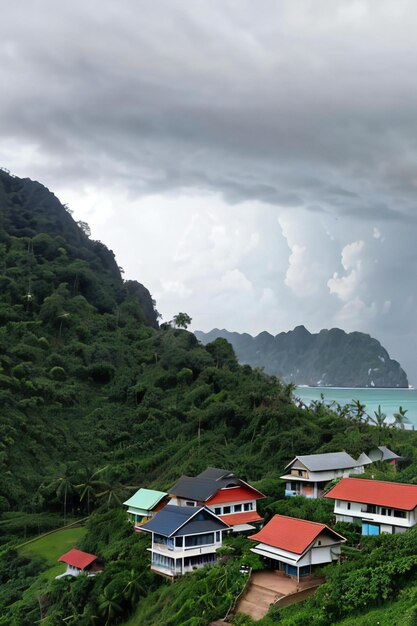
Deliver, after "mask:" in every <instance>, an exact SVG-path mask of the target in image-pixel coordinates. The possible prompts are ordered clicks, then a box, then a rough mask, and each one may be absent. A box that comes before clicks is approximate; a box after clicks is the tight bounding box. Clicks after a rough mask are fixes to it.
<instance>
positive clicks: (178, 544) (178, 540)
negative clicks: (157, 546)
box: [175, 537, 182, 548]
mask: <svg viewBox="0 0 417 626" xmlns="http://www.w3.org/2000/svg"><path fill="white" fill-rule="evenodd" d="M175 547H176V548H182V537H175Z"/></svg>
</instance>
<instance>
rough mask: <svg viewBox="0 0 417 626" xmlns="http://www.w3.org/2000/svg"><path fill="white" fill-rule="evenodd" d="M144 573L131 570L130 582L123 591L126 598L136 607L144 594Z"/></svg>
mask: <svg viewBox="0 0 417 626" xmlns="http://www.w3.org/2000/svg"><path fill="white" fill-rule="evenodd" d="M142 578H143V572H140V573H138V572H137V571H136V570H134V569H131V570H130V576H129V582H128V583H127V585H126V587H125V588H124V590H123V593H124V595H125V598H126V599H127V600H129V602H130V604H131V605H132V606H134V605H135V604H136V603H137V602H138V601H139V598H140V597H141V596H142V594H143V593H144V589H145V587H144V585H143V581H142Z"/></svg>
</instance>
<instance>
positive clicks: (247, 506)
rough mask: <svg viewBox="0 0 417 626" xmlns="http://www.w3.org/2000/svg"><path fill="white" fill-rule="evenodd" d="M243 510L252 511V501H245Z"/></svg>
mask: <svg viewBox="0 0 417 626" xmlns="http://www.w3.org/2000/svg"><path fill="white" fill-rule="evenodd" d="M243 510H244V511H253V502H245V504H244V505H243Z"/></svg>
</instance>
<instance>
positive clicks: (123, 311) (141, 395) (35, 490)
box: [0, 172, 416, 626]
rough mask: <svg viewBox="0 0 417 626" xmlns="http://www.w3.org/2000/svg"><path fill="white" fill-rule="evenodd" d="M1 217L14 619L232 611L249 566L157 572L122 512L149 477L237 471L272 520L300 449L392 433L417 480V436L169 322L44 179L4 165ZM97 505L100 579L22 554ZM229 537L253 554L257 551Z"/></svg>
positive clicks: (7, 554) (5, 466)
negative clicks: (53, 574) (298, 402)
mask: <svg viewBox="0 0 417 626" xmlns="http://www.w3.org/2000/svg"><path fill="white" fill-rule="evenodd" d="M0 219H1V230H0V272H1V273H0V286H1V307H0V381H1V387H0V397H1V425H0V435H1V442H0V463H1V466H0V470H1V474H2V480H1V481H0V512H1V519H0V538H1V541H2V544H3V552H2V556H3V558H2V565H1V566H0V584H1V591H0V605H1V607H2V610H1V611H0V613H1V615H2V617H0V624H1V626H3V625H4V626H6V624H7V626H29V625H32V624H34V623H36V622H38V621H39V620H40V619H43V621H42V623H43V624H45V625H49V626H59V625H64V624H77V625H80V626H87V624H91V623H95V624H98V625H104V624H113V623H121V622H123V621H124V620H126V619H127V618H128V617H129V615H130V614H131V613H132V612H134V611H135V610H136V609H137V610H138V611H139V612H140V611H143V613H139V617H138V618H137V621H135V622H134V623H136V624H138V626H139V625H140V624H143V623H144V622H141V619H142V618H141V615H151V614H152V611H153V608H152V607H157V606H158V602H161V603H162V604H163V606H164V612H163V617H162V612H161V611H159V613H158V615H159V616H161V617H160V620H161V621H154V622H152V623H154V624H161V625H162V624H166V625H168V624H170V625H172V626H174V625H177V626H181V625H182V624H184V625H185V624H189V625H190V626H191V624H192V625H194V626H196V625H198V626H200V625H201V626H204V625H205V624H208V623H209V621H210V620H211V619H214V618H217V617H221V616H222V615H223V613H224V612H225V609H226V608H227V607H228V606H229V605H230V602H231V600H233V597H234V595H236V593H238V591H239V589H240V586H241V583H240V582H239V581H240V580H241V579H240V578H239V576H238V575H237V574H236V571H237V569H238V564H239V563H235V562H230V563H229V564H228V565H227V567H226V570H222V569H221V566H215V567H213V568H207V572H206V573H205V572H198V573H196V574H195V575H194V574H191V575H190V576H188V577H186V578H185V579H184V581H182V582H181V585H179V586H178V587H177V586H176V585H173V586H172V589H171V591H170V590H169V589H168V588H167V585H166V584H165V583H163V582H162V581H161V580H160V579H158V578H157V577H155V576H153V575H151V574H150V573H149V571H148V567H147V566H148V553H147V551H146V548H147V539H146V537H138V535H135V534H134V533H133V532H132V531H131V528H130V526H129V525H128V523H127V522H126V519H125V513H124V511H123V510H122V508H121V507H120V503H121V502H122V501H123V499H124V497H125V496H128V495H129V494H131V493H132V491H133V490H135V488H137V487H138V486H153V487H158V488H162V489H166V488H168V487H169V486H170V485H171V484H173V483H174V482H175V481H176V480H177V479H178V478H179V476H181V474H188V475H194V474H196V473H197V472H200V471H202V470H203V469H205V468H206V466H208V465H212V466H217V467H226V468H229V469H230V470H233V471H234V472H236V473H237V474H239V475H240V476H241V477H242V478H244V479H247V480H251V481H261V483H259V484H260V486H261V487H262V490H263V491H264V492H265V493H266V494H267V495H268V496H269V498H268V499H267V500H266V501H264V505H263V506H264V508H265V512H267V514H268V515H270V514H272V512H274V511H277V510H280V511H281V512H284V511H283V510H281V509H280V507H282V506H287V505H286V503H285V501H283V500H282V495H283V490H282V487H281V486H280V483H279V481H278V480H276V478H277V477H278V476H279V475H280V474H281V472H282V469H283V467H284V466H285V464H286V463H287V462H288V461H289V460H291V458H292V457H293V456H294V455H295V454H300V453H303V454H307V453H312V452H317V451H332V450H340V449H345V450H347V451H348V452H350V453H351V454H352V455H354V456H358V455H359V454H360V453H361V452H362V451H363V450H364V449H366V448H367V447H370V446H371V445H372V444H374V443H381V442H383V443H389V444H390V445H394V446H395V449H396V451H397V452H399V453H402V454H403V456H404V457H405V458H406V461H405V462H404V466H403V467H404V469H403V471H402V473H401V476H400V479H402V480H414V479H415V473H414V468H415V465H414V463H415V462H416V454H415V449H414V444H415V435H414V433H409V432H407V433H403V432H402V431H394V430H393V429H389V428H387V427H386V426H385V425H384V424H382V425H381V428H379V429H376V428H371V427H370V426H367V425H366V424H362V423H361V422H360V421H358V419H356V417H355V412H354V411H353V412H351V413H349V412H346V411H342V412H341V413H340V414H337V413H335V412H333V411H332V410H330V409H329V408H328V407H327V406H325V405H324V404H320V403H317V404H316V406H315V408H314V411H313V410H309V409H301V408H298V407H297V406H295V404H294V403H293V402H292V394H293V387H292V386H291V385H285V384H283V383H281V382H280V381H279V380H278V379H277V378H275V377H270V376H267V375H266V374H264V373H263V372H262V371H260V370H257V369H252V368H251V367H250V366H248V365H246V366H241V365H239V364H238V362H237V359H236V357H235V354H234V352H233V349H232V347H231V346H230V344H228V343H227V342H226V341H225V340H224V339H217V340H216V341H214V342H212V343H210V344H208V345H207V346H205V347H204V346H203V345H202V344H200V343H199V342H198V340H197V339H196V337H195V336H194V335H193V334H192V333H189V332H187V331H186V330H182V329H178V328H175V327H174V326H173V325H171V324H169V323H165V324H163V325H161V328H159V327H158V323H157V318H158V314H157V312H156V311H155V308H154V304H153V302H152V300H151V296H150V294H149V292H148V291H147V290H146V288H145V287H143V286H142V285H140V284H139V283H132V282H124V281H123V280H122V277H121V274H120V270H119V269H118V267H117V264H116V262H115V260H114V257H113V254H112V253H111V252H110V251H109V250H108V249H107V248H106V247H105V245H103V244H102V243H100V242H96V241H92V240H91V239H90V237H89V234H88V227H87V225H86V224H76V223H75V222H74V220H73V219H72V217H71V214H70V213H69V212H68V210H67V209H66V208H65V207H64V206H63V205H61V204H60V202H59V201H58V200H57V199H56V198H55V196H53V194H51V193H50V192H49V191H48V190H47V189H45V188H44V187H43V186H42V185H40V184H39V183H34V182H32V181H29V180H26V179H25V180H21V179H18V178H16V177H12V176H10V175H9V174H8V173H7V172H0ZM150 261H151V260H150ZM139 278H140V277H139ZM381 471H382V470H381ZM268 506H269V507H270V508H269V509H268ZM268 511H269V513H268ZM320 514H322V513H320ZM325 514H326V515H330V512H329V511H327V512H325ZM88 515H89V516H90V518H89V521H88V529H87V534H86V536H85V538H84V539H83V543H82V545H80V546H79V547H82V548H84V549H85V550H87V551H91V552H95V553H97V554H99V555H100V556H101V557H102V558H103V559H104V560H105V563H106V565H105V573H103V574H102V575H100V576H98V577H97V578H96V579H87V578H86V577H79V579H78V580H74V581H68V580H66V579H63V580H59V581H51V580H49V579H48V576H47V564H46V563H45V561H43V560H42V559H40V560H37V559H34V560H33V559H29V558H28V557H27V556H23V555H22V554H21V553H20V552H17V551H15V550H14V549H13V548H14V547H15V546H17V545H18V544H20V543H22V542H23V540H24V539H25V538H29V537H30V536H32V535H36V534H37V533H38V532H42V531H43V530H48V529H49V528H52V527H54V526H56V525H59V524H63V523H64V521H68V519H69V518H70V519H71V520H72V519H75V518H85V517H86V516H88ZM232 550H234V554H235V555H237V556H238V557H239V558H240V559H243V560H244V559H249V558H250V557H249V556H248V555H247V546H246V547H245V546H242V545H240V544H239V543H237V544H235V545H234V547H233V548H232ZM224 572H226V574H225V573H224ZM224 576H226V579H227V580H226V581H225V579H224ZM187 581H188V582H187ZM187 585H189V587H187ZM177 589H178V594H179V596H178V597H180V594H183V596H181V597H182V598H184V597H187V603H186V604H185V605H183V603H182V602H181V601H180V600H178V598H177V600H176V602H174V603H173V604H172V610H171V608H170V607H171V604H170V597H169V594H170V593H174V594H175V593H177V591H176V590H177ZM212 589H214V590H217V591H215V592H213V593H212V592H211V591H210V590H212ZM204 590H205V592H204ZM152 593H153V594H156V596H155V595H154V596H152V597H151V595H150V594H152ZM204 594H206V595H204ZM207 594H208V595H207ZM148 597H149V598H150V599H148V600H147V598H148ZM155 598H156V599H155ZM180 604H181V607H180ZM142 606H143V608H141V607H142ZM177 613H178V615H180V617H176V615H177ZM132 619H135V618H132ZM147 619H148V618H147ZM152 619H154V618H153V617H152ZM155 619H158V620H159V617H158V618H155ZM190 620H191V621H190ZM193 620H194V621H193ZM146 623H151V622H149V621H147V622H146Z"/></svg>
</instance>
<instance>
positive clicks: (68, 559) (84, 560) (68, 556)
mask: <svg viewBox="0 0 417 626" xmlns="http://www.w3.org/2000/svg"><path fill="white" fill-rule="evenodd" d="M96 559H98V556H95V555H94V554H89V553H88V552H83V551H82V550H77V548H73V549H72V550H70V551H69V552H66V553H65V554H63V555H62V556H60V557H59V559H58V561H61V562H62V563H67V564H68V565H72V566H73V567H78V568H79V569H85V568H86V567H87V566H88V565H90V564H91V563H93V562H94V561H95V560H96Z"/></svg>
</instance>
